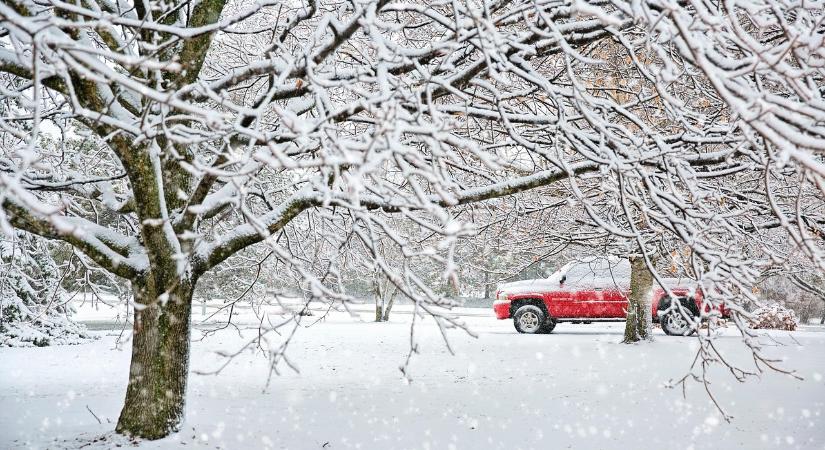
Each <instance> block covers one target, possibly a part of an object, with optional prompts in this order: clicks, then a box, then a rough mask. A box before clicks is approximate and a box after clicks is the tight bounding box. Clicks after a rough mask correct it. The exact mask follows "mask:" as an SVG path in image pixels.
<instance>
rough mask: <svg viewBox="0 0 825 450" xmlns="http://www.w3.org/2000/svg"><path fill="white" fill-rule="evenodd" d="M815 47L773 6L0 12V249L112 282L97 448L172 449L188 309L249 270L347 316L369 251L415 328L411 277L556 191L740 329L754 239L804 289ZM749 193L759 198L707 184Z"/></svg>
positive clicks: (654, 0)
mask: <svg viewBox="0 0 825 450" xmlns="http://www.w3.org/2000/svg"><path fill="white" fill-rule="evenodd" d="M821 22H822V7H821V4H819V3H816V2H798V1H789V2H778V1H775V0H735V1H732V2H725V3H718V2H711V1H689V2H682V1H676V0H643V1H638V2H625V1H621V0H610V1H597V2H583V1H579V0H576V1H567V0H565V1H552V2H525V1H500V0H491V1H485V0H480V1H469V2H463V3H461V2H459V3H456V2H445V1H392V0H364V1H351V2H343V3H341V2H319V1H316V0H310V1H308V2H306V3H304V2H283V1H280V0H278V1H275V0H255V1H247V0H232V1H227V0H201V1H195V2H190V1H175V0H172V1H167V2H140V1H138V2H132V1H130V0H122V1H109V0H83V1H80V2H66V1H62V0H46V1H35V0H10V1H6V2H3V3H2V4H0V74H2V75H0V77H2V83H0V111H2V114H0V134H1V135H0V142H1V143H2V148H0V150H1V151H2V154H0V204H2V209H0V225H2V227H3V229H4V230H5V231H6V233H9V234H10V233H13V231H12V229H13V228H18V229H22V230H26V231H28V232H30V233H34V234H38V235H40V236H42V237H46V238H50V239H59V240H62V241H65V242H67V243H69V244H71V245H72V246H74V247H75V248H76V249H77V250H78V251H80V252H82V253H83V254H84V255H86V257H88V258H90V259H91V260H93V261H94V262H95V263H96V264H98V265H99V266H100V267H102V268H104V269H105V270H107V271H109V272H111V273H113V274H115V275H117V276H119V277H121V278H122V279H125V280H128V281H129V283H130V284H131V289H132V291H133V292H134V308H135V321H134V332H133V350H132V366H131V370H130V375H129V384H128V388H127V394H126V401H125V406H124V408H123V411H122V413H121V416H120V419H119V421H118V425H117V430H118V431H119V432H122V433H128V434H132V435H136V436H140V437H145V438H160V437H163V436H165V435H167V434H169V433H170V432H171V431H173V430H175V429H177V427H178V426H179V424H180V420H181V418H182V415H183V405H184V393H185V391H186V379H187V376H186V375H187V364H188V354H189V345H190V344H189V333H190V325H189V322H190V320H189V319H190V313H191V307H192V305H191V303H192V297H193V292H194V290H195V288H196V287H197V286H198V283H199V281H201V279H203V278H208V277H210V276H211V275H213V274H215V273H216V271H219V270H220V268H221V266H222V265H223V264H224V263H225V262H226V261H227V260H229V259H230V258H233V257H237V256H238V255H243V252H246V251H251V248H252V247H253V246H258V247H266V249H267V250H266V252H270V251H271V252H272V259H273V260H274V261H277V263H278V264H279V265H280V266H281V267H282V268H283V270H282V271H280V272H279V274H281V275H282V276H283V277H284V278H291V279H292V280H294V281H295V283H296V284H297V287H298V289H300V290H301V292H303V293H304V295H305V296H306V297H307V298H309V299H322V300H325V301H347V300H348V299H350V297H349V296H348V295H347V294H346V292H345V289H343V288H342V287H343V286H344V283H345V280H343V279H342V277H341V273H342V268H343V267H344V266H345V265H346V264H347V261H348V252H349V251H350V248H351V246H352V244H353V242H352V239H356V238H357V239H364V240H366V241H369V240H370V239H371V238H370V233H369V230H370V229H380V230H381V233H382V234H385V235H387V236H389V237H390V239H391V240H392V241H393V245H395V246H397V248H398V250H399V251H400V254H402V255H403V257H404V259H405V261H406V262H405V264H404V265H403V267H401V268H393V269H392V270H390V271H388V272H389V273H388V276H390V278H391V279H393V280H394V283H395V284H396V285H397V286H399V289H401V290H402V294H403V295H406V296H408V297H410V298H413V299H416V302H417V303H416V305H417V307H418V308H419V310H421V311H424V312H427V311H433V309H432V305H443V304H450V303H449V302H445V300H444V299H443V298H441V296H440V295H438V294H437V292H436V291H434V290H433V289H432V287H431V286H430V285H429V284H428V283H427V282H425V281H426V279H427V276H426V275H427V274H422V273H421V272H420V267H422V265H421V264H417V263H415V261H421V260H425V261H431V262H433V263H435V264H439V265H441V267H442V268H443V269H444V270H443V272H444V273H443V279H445V280H450V279H454V277H455V271H456V268H455V265H454V264H453V259H454V258H453V256H454V249H455V242H456V240H457V239H458V238H460V237H461V236H464V235H467V234H469V233H471V232H472V231H473V227H472V226H468V224H467V220H466V219H463V218H462V217H461V216H460V214H461V209H462V207H464V206H466V205H469V204H471V203H476V202H482V201H485V200H491V199H495V198H499V197H503V196H507V195H513V194H518V193H524V192H527V191H531V190H534V189H539V188H541V187H543V186H548V185H551V184H553V183H558V182H562V181H565V182H566V183H567V186H568V187H569V189H570V191H569V200H570V201H571V202H574V203H577V204H578V207H580V208H582V210H583V211H585V212H586V213H587V216H588V217H589V218H590V219H589V220H591V221H592V222H593V223H595V224H596V225H597V226H598V227H600V228H601V229H602V230H604V232H608V233H612V234H614V235H616V236H619V237H622V238H625V239H630V240H634V239H635V240H638V238H639V235H640V233H639V231H638V230H634V229H633V224H635V223H636V222H634V220H635V217H636V216H637V215H643V216H645V217H646V223H647V224H648V226H649V230H652V231H650V233H655V232H657V231H656V230H658V232H660V233H664V234H667V235H668V236H670V237H673V238H675V239H677V240H678V241H681V242H682V243H684V244H685V245H686V246H687V247H688V248H689V252H687V257H686V259H685V261H686V265H687V267H688V268H689V269H690V270H691V272H692V273H693V275H694V277H695V278H697V279H698V280H700V282H701V283H703V287H704V288H706V292H710V293H713V294H712V295H709V296H708V297H709V298H710V300H711V301H725V302H727V303H728V304H729V306H731V307H734V308H735V305H736V304H738V302H739V301H740V300H741V299H742V298H743V297H747V296H748V294H747V293H748V292H750V291H749V289H747V288H748V286H749V285H750V284H752V282H753V281H754V280H755V277H756V274H757V273H758V272H759V270H761V268H762V266H764V265H770V264H774V263H775V261H776V260H777V258H780V257H781V255H776V254H774V253H775V252H773V251H772V249H771V248H770V245H771V241H770V240H764V239H761V236H760V232H761V230H765V229H771V230H774V231H773V235H772V236H775V237H774V239H782V238H784V239H785V240H790V241H791V242H792V243H794V245H795V246H797V247H798V248H800V249H801V251H802V253H803V255H804V256H806V257H808V258H809V259H811V260H812V261H814V263H815V264H816V266H817V267H821V266H822V259H821V253H822V252H821V247H822V242H821V238H820V236H821V234H820V224H821V223H822V221H821V220H820V219H821V206H822V205H821V203H822V202H821V199H822V195H821V194H822V191H821V186H822V185H823V184H822V183H823V181H825V178H823V177H825V165H823V164H822V161H821V157H820V152H822V151H823V150H825V139H823V134H825V101H823V98H822V96H823V79H822V75H823V67H825V66H823V64H822V62H823V58H825V53H823V52H825V50H824V49H823V48H825V46H823V45H822V40H823V34H822V25H821ZM617 74H618V75H617ZM46 137H48V140H49V141H50V142H51V141H53V142H56V143H57V144H56V146H52V145H44V144H43V142H44V140H46V139H45V138H46ZM77 140H81V141H82V142H83V147H82V148H83V149H86V150H83V151H80V150H78V147H77V146H76V145H73V144H72V142H76V141H77ZM745 172H747V173H749V174H756V175H754V177H757V178H756V180H761V184H758V185H757V186H756V187H755V188H754V189H755V191H751V190H744V189H740V185H737V186H729V185H726V184H724V183H719V182H718V180H719V179H724V178H726V177H732V176H735V175H736V174H738V173H745ZM743 176H745V175H743ZM598 177H601V178H607V179H609V180H611V181H610V183H608V184H606V185H600V184H598V183H595V184H592V183H593V180H594V179H595V178H598ZM727 179H730V178H727ZM752 181H753V180H752ZM742 186H744V184H743V185H742ZM794 186H796V187H798V188H799V189H797V190H794ZM593 189H595V190H593ZM599 189H603V190H604V189H615V190H614V191H613V192H614V193H615V194H616V195H615V196H614V197H613V198H618V199H621V200H622V202H623V203H622V204H621V205H620V208H619V210H618V213H619V215H622V214H624V215H625V219H622V222H621V225H622V226H617V225H616V224H614V223H611V222H610V221H606V220H604V217H605V216H604V215H602V213H601V212H600V211H602V210H600V209H598V208H595V207H594V204H595V203H598V202H600V201H601V202H603V201H606V199H607V198H608V197H605V196H602V197H600V196H599ZM789 189H790V190H789ZM387 215H394V216H395V219H394V220H398V221H403V222H407V223H414V224H416V225H417V226H419V227H421V229H424V230H428V231H429V232H430V233H431V235H432V236H431V237H430V238H429V240H428V241H427V244H426V245H418V243H417V242H410V241H409V239H407V237H408V236H406V235H405V233H398V232H396V230H395V229H394V228H393V226H392V223H390V222H389V221H388V220H387V219H386V217H387ZM777 230H778V232H777ZM646 233H647V231H646ZM744 244H748V246H747V247H746V248H752V249H754V250H753V251H750V250H749V251H743V250H742V248H743V247H742V245H744ZM292 320H296V319H292ZM438 320H439V321H440V322H439V323H442V324H444V325H460V324H459V323H458V322H456V321H455V319H452V318H450V317H448V316H439V317H438ZM737 323H738V324H739V325H741V326H742V327H743V328H744V327H746V325H745V324H743V323H742V322H741V321H739V322H737ZM272 326H273V327H279V326H283V324H273V325H272ZM703 348H704V349H706V351H711V350H710V349H709V347H703Z"/></svg>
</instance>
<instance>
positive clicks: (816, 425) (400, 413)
mask: <svg viewBox="0 0 825 450" xmlns="http://www.w3.org/2000/svg"><path fill="white" fill-rule="evenodd" d="M363 317H364V320H368V319H369V314H366V315H364V316H363ZM409 319H410V316H409V315H405V314H399V315H396V316H395V319H394V321H392V322H390V323H384V324H376V323H369V322H364V323H360V322H358V321H357V319H353V318H352V317H350V316H349V315H347V314H344V313H334V314H332V315H331V316H330V317H328V318H327V319H325V320H324V321H322V322H320V323H318V324H317V325H315V326H312V327H310V328H307V329H302V330H300V331H299V332H298V333H297V334H296V337H295V340H294V341H293V343H292V344H291V346H290V348H289V355H290V356H291V360H292V362H293V363H295V364H296V365H297V366H298V367H299V369H300V373H295V372H292V371H289V370H285V371H283V373H284V374H283V375H282V376H280V377H273V378H272V381H271V383H270V385H269V386H268V387H267V386H266V379H267V373H268V366H267V360H266V358H264V357H263V356H262V355H260V354H255V353H251V352H246V353H243V354H242V355H241V356H240V357H238V359H236V360H235V361H234V363H232V364H231V365H230V366H229V367H228V368H227V369H226V370H225V371H223V372H221V373H220V374H219V375H217V376H204V375H197V374H195V373H192V374H191V375H190V386H189V399H188V402H187V420H186V422H185V424H184V426H183V429H182V431H181V432H180V433H178V434H176V435H174V436H172V437H169V438H167V439H163V440H160V441H155V442H142V443H140V447H141V448H178V447H179V446H180V445H181V443H185V444H186V447H187V448H297V449H312V448H319V449H321V448H325V449H330V448H331V449H342V448H361V449H392V448H398V449H414V448H432V449H449V448H456V449H461V448H471V449H481V448H485V449H486V448H507V449H518V448H523V449H528V448H535V449H546V448H568V447H570V448H577V449H578V448H585V449H589V448H593V449H597V448H668V449H687V448H692V449H696V450H698V449H729V448H747V449H755V448H783V449H785V448H799V449H821V448H825V432H823V430H825V379H823V375H825V358H822V357H821V355H822V352H823V350H825V329H823V328H821V327H808V328H806V331H797V332H793V333H787V332H771V336H772V337H773V338H775V339H777V340H778V341H780V342H783V343H785V344H786V345H784V346H777V347H774V348H773V350H772V353H773V354H774V355H776V356H781V357H783V358H785V359H786V365H787V366H789V367H792V368H794V369H796V370H797V371H798V372H799V374H800V375H802V376H803V377H804V378H805V380H803V381H796V380H794V379H791V378H790V377H787V376H782V375H779V374H767V375H764V376H763V377H762V378H761V379H760V380H754V381H752V382H750V383H748V384H745V385H739V384H738V383H736V382H735V381H733V380H732V379H731V378H730V377H729V376H726V374H725V373H724V371H722V370H718V371H714V380H715V382H714V389H716V391H717V392H718V397H719V400H720V402H721V403H722V404H723V405H725V406H726V407H727V408H728V412H729V413H731V414H733V415H734V416H735V418H734V420H733V422H732V423H731V424H727V423H725V422H724V421H723V420H722V418H721V416H720V414H719V413H718V412H717V411H716V410H715V409H714V407H713V406H712V405H711V404H710V401H709V400H708V398H707V397H706V396H705V394H704V393H703V391H701V389H700V388H699V386H691V387H690V389H689V390H688V396H687V398H686V399H683V398H682V396H681V393H680V392H679V391H676V390H671V389H666V388H664V387H663V386H664V384H665V383H666V382H667V381H668V380H669V379H671V378H676V377H679V376H680V375H682V374H683V373H684V371H685V370H686V368H687V366H688V364H689V361H690V358H691V357H692V355H693V351H694V349H695V340H694V339H691V338H672V337H666V336H664V335H662V334H661V332H660V331H657V335H656V341H655V342H653V343H651V344H642V345H630V346H628V345H623V344H619V343H618V342H619V341H620V340H621V337H622V326H623V325H622V324H593V325H572V324H561V325H559V326H558V327H557V328H556V331H555V332H554V333H553V334H550V335H535V336H529V335H519V334H516V333H515V331H514V330H513V328H512V323H511V322H510V321H496V320H495V319H493V318H492V317H468V318H467V321H468V323H470V325H471V326H472V327H473V328H474V329H475V330H476V331H477V332H478V333H479V338H478V339H473V338H471V337H469V336H467V335H466V334H463V333H461V332H458V331H456V332H453V333H450V337H451V342H452V344H453V346H454V348H455V349H456V355H455V356H452V355H450V354H449V353H448V352H447V350H446V349H445V347H444V345H443V343H442V342H441V337H440V333H439V332H438V330H437V327H436V326H435V325H434V324H433V323H432V321H431V320H428V321H425V322H424V323H423V324H421V325H420V326H419V327H418V328H417V329H416V336H417V337H418V342H419V343H420V346H421V354H419V355H416V356H415V357H414V359H413V362H412V365H411V375H412V377H413V381H412V383H410V384H406V383H404V382H403V380H402V377H401V374H400V372H399V370H398V366H399V365H400V364H401V363H403V360H404V357H405V355H406V352H407V351H408V346H409ZM96 333H98V334H100V335H101V336H102V337H103V338H102V339H100V340H98V341H94V342H91V343H89V344H84V345H80V346H71V347H53V348H22V349H20V348H15V349H0V386H2V387H3V388H2V389H0V448H4V449H5V448H30V447H31V448H78V447H81V446H84V448H110V447H113V446H115V445H117V444H120V445H124V446H126V447H129V446H131V445H134V444H132V443H131V442H129V441H128V440H126V439H124V438H121V437H116V436H115V435H113V433H112V430H113V428H114V422H115V421H116V420H117V416H118V413H119V411H120V407H121V402H122V400H123V396H124V392H125V387H126V380H127V371H128V362H129V353H130V349H129V346H128V344H126V345H125V346H123V348H121V349H117V348H116V347H115V340H116V338H117V335H118V334H119V332H114V331H100V332H96ZM254 333H255V331H254V330H252V329H249V330H246V331H244V332H243V333H242V334H243V336H240V335H239V333H238V332H237V331H235V330H231V329H228V330H225V331H222V332H219V333H217V334H215V335H213V336H212V337H210V338H208V339H206V340H204V341H200V340H196V342H195V343H194V345H193V354H192V359H191V361H192V367H191V369H192V371H193V372H194V371H209V370H212V369H214V368H216V367H217V366H218V365H219V364H220V362H221V359H220V358H219V357H218V356H217V355H216V354H215V351H218V350H223V351H232V350H236V349H237V348H239V347H240V346H241V345H242V343H243V342H245V340H246V339H248V338H252V337H253V336H254ZM199 336H200V330H199V329H196V330H195V331H194V332H193V337H194V338H198V337H199ZM790 336H793V339H791V338H790ZM718 344H719V346H720V347H721V348H722V349H723V350H724V351H726V352H727V353H728V356H730V357H731V358H732V359H734V360H738V361H740V362H746V361H747V357H746V356H747V355H744V354H738V355H736V354H733V353H732V352H733V351H735V350H739V351H741V345H740V344H739V343H738V340H737V338H736V337H735V336H734V334H733V332H732V331H731V333H730V335H729V336H725V337H723V338H721V339H720V340H719V341H718ZM282 369H283V368H282ZM92 413H94V415H93V414H92ZM95 416H96V417H95ZM98 418H99V419H100V421H101V422H102V423H98Z"/></svg>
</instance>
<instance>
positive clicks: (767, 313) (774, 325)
mask: <svg viewBox="0 0 825 450" xmlns="http://www.w3.org/2000/svg"><path fill="white" fill-rule="evenodd" d="M798 324H799V320H797V318H796V313H794V312H793V310H791V309H788V308H785V307H784V306H782V305H780V304H779V303H771V304H769V305H766V306H763V307H762V308H759V309H757V310H756V311H754V312H753V313H752V317H751V319H750V325H751V328H753V329H764V330H788V331H793V330H796V327H797V325H798Z"/></svg>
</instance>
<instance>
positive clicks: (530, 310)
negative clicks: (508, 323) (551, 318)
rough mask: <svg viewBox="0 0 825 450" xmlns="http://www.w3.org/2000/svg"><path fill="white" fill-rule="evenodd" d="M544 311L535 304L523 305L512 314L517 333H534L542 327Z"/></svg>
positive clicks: (544, 316) (544, 317) (538, 331)
mask: <svg viewBox="0 0 825 450" xmlns="http://www.w3.org/2000/svg"><path fill="white" fill-rule="evenodd" d="M546 318H547V317H546V315H545V314H544V311H542V310H541V308H539V307H538V306H535V305H524V306H522V307H520V308H519V309H517V310H516V313H515V314H513V324H514V325H515V326H516V331H518V332H519V333H526V334H536V333H540V332H541V330H542V328H543V327H544V322H545V319H546Z"/></svg>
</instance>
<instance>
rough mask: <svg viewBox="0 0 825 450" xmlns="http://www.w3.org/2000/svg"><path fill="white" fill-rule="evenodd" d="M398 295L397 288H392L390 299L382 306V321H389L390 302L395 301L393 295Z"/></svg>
mask: <svg viewBox="0 0 825 450" xmlns="http://www.w3.org/2000/svg"><path fill="white" fill-rule="evenodd" d="M396 295H398V289H397V288H396V289H393V291H392V295H390V301H389V302H387V306H386V307H385V308H384V316H383V320H384V322H389V320H390V310H392V304H393V302H395V296H396Z"/></svg>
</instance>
